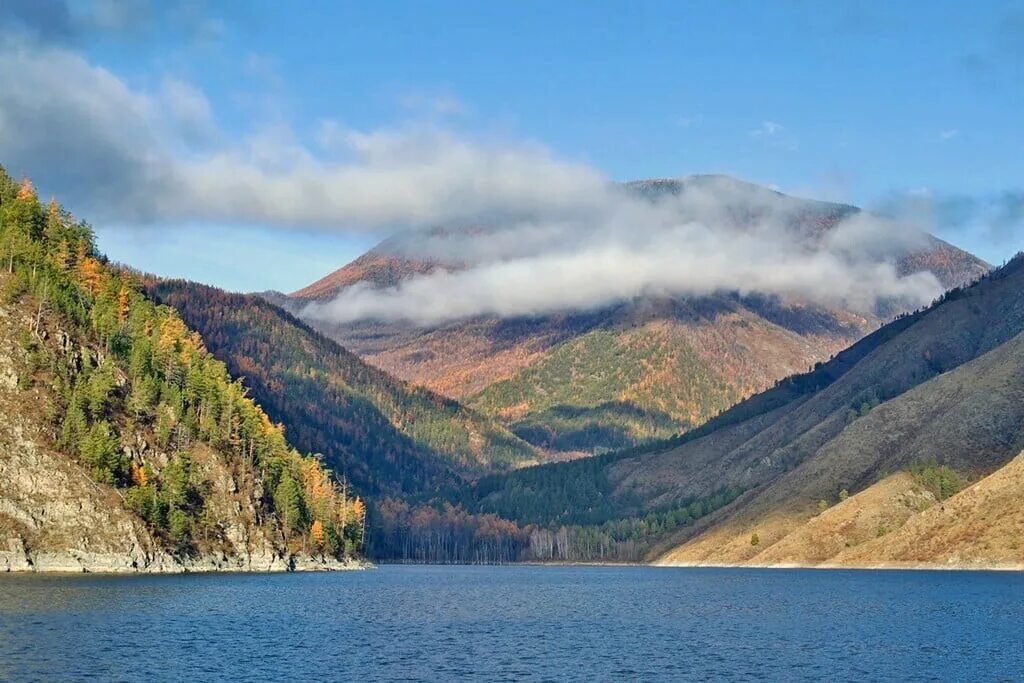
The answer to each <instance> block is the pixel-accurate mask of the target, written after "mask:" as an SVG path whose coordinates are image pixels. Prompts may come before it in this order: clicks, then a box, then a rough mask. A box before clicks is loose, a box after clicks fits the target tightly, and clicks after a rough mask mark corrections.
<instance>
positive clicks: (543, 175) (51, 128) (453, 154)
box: [0, 43, 939, 324]
mask: <svg viewBox="0 0 1024 683" xmlns="http://www.w3.org/2000/svg"><path fill="white" fill-rule="evenodd" d="M216 120H217V117H216V112H215V111H213V108H212V106H211V104H210V102H209V101H208V99H207V98H206V97H205V95H204V94H203V93H202V92H201V91H200V90H199V89H197V88H195V87H194V86H192V85H191V84H189V83H186V82H182V81H178V80H173V79H167V80H165V81H164V82H163V83H162V84H161V85H160V87H159V88H157V89H156V90H154V91H143V90H138V89H133V88H131V87H129V86H128V85H127V84H126V83H125V82H124V81H123V80H121V79H120V78H118V77H117V76H116V75H115V74H113V73H111V72H110V71H108V70H106V69H103V68H101V67H98V66H95V65H93V64H90V63H89V62H88V61H86V60H85V59H83V58H82V57H81V56H80V55H78V54H76V53H74V52H71V51H69V50H66V49H63V48H58V47H52V46H51V47H39V46H33V47H30V46H28V45H27V44H25V43H13V44H8V45H6V46H4V47H0V160H3V163H5V164H7V165H8V166H9V167H11V168H13V169H16V172H20V171H22V170H24V171H28V172H29V173H30V174H31V175H33V176H35V177H36V179H37V181H38V184H39V185H40V186H41V187H43V188H44V189H45V191H47V192H51V191H52V192H55V193H57V194H58V196H60V197H61V198H62V200H64V201H66V202H67V203H68V204H70V206H71V207H72V208H73V209H74V210H76V212H78V213H80V214H82V215H87V216H89V217H90V219H93V220H98V221H101V222H106V223H113V224H118V225H125V224H142V223H148V224H157V225H165V226H166V225H174V224H182V223H196V224H204V223H205V224H228V225H247V224H257V225H262V226H273V227H279V228H296V227H299V228H310V227H312V228H319V229H324V230H334V231H358V230H367V229H370V230H381V229H387V230H392V231H396V232H404V233H405V234H406V235H407V238H406V242H405V243H406V244H407V245H413V246H414V248H415V249H417V250H418V253H419V254H422V255H430V254H431V250H435V249H440V250H442V251H443V253H442V254H440V256H443V258H444V259H445V260H447V261H457V262H460V263H464V264H466V265H467V266H468V267H466V268H465V269H463V270H460V271H458V272H445V271H439V272H437V273H435V274H433V275H430V276H425V277H422V278H416V279H413V280H410V281H408V282H406V283H403V284H401V285H400V286H399V287H396V288H393V289H386V290H370V289H366V288H359V289H351V290H348V291H346V292H344V293H343V294H342V296H341V297H340V298H339V299H338V300H337V301H335V302H332V303H330V304H328V305H326V306H321V307H318V308H316V309H315V310H314V311H312V312H313V313H314V314H316V315H320V316H324V317H330V318H333V319H336V320H352V319H355V318H358V317H367V316H375V317H383V318H388V319H393V318H407V319H412V320H415V321H417V322H420V323H424V324H429V323H433V322H438V321H441V320H446V319H451V318H453V317H464V316H471V315H478V314H498V315H525V314H533V313H545V312H551V311H555V310H565V309H571V308H593V307H598V306H603V305H607V304H609V303H613V302H616V301H622V300H627V299H630V298H632V297H637V296H643V295H645V294H672V295H677V294H702V293H707V292H711V291H719V290H730V291H733V290H735V291H741V292H752V291H762V292H766V293H777V294H784V295H795V296H801V297H806V298H809V299H812V300H814V301H822V302H844V303H846V304H847V305H850V306H854V307H863V308H867V307H870V306H871V305H873V303H874V301H875V300H876V299H877V298H879V297H886V298H893V297H894V298H897V299H900V300H904V301H907V302H908V303H909V304H910V305H913V304H917V303H921V302H923V301H925V300H926V299H927V298H929V297H930V296H933V295H934V294H935V293H937V291H938V290H939V287H938V283H937V282H936V281H935V279H934V278H933V277H931V276H930V275H915V276H912V277H907V278H901V277H898V276H897V275H896V273H895V271H894V269H893V268H892V266H891V265H889V264H890V263H891V261H892V254H893V253H896V252H898V251H899V250H900V249H905V248H906V245H905V244H904V243H903V232H902V231H900V230H898V229H896V228H894V227H893V226H892V225H887V226H884V227H878V226H876V225H875V224H872V223H871V222H870V221H866V222H864V223H863V224H861V223H855V222H850V223H849V224H848V225H847V224H844V226H842V229H840V230H837V231H836V232H835V234H834V236H830V237H829V238H828V239H825V240H816V239H815V238H813V235H808V234H806V233H805V232H801V231H800V230H798V229H795V228H794V225H795V224H794V221H793V220H791V219H792V218H793V216H792V212H793V210H794V207H793V206H791V205H790V204H789V203H787V201H785V200H780V199H779V195H777V194H775V193H772V192H771V191H769V190H767V189H764V188H753V189H751V186H746V185H743V184H740V183H736V182H735V181H729V180H728V179H717V180H716V179H712V180H706V179H705V180H703V181H700V182H694V183H691V184H690V186H689V187H688V189H687V191H686V192H685V193H683V194H682V195H680V196H678V197H677V196H675V195H669V196H666V197H663V198H661V199H657V200H655V201H651V199H650V198H649V197H648V198H644V197H642V196H640V195H639V194H638V191H639V190H642V188H636V187H635V188H633V189H632V190H630V191H626V190H624V189H623V188H622V187H620V186H616V185H613V184H612V183H610V182H609V181H608V179H607V178H606V176H605V175H604V174H603V173H601V172H600V171H599V170H597V169H595V168H593V167H591V166H589V165H586V164H583V163H577V162H572V161H566V160H563V159H559V158H558V157H557V156H555V155H554V154H552V153H551V152H550V151H549V150H547V149H546V148H544V147H543V146H541V145H538V144H536V143H531V142H529V141H520V140H509V139H507V138H500V137H481V136H472V135H467V134H464V133H459V132H457V131H455V130H453V129H451V128H446V127H440V126H438V125H437V124H409V125H405V126H399V127H395V128H390V129H377V130H357V129H353V128H351V127H348V126H346V125H344V124H343V123H341V122H339V121H325V122H322V123H321V125H320V126H319V128H318V129H317V131H316V135H315V136H314V137H315V141H316V143H315V145H310V144H308V143H307V142H305V140H304V139H303V137H302V136H301V135H299V134H298V133H297V132H296V131H294V130H293V129H291V128H290V127H288V126H287V125H284V124H280V123H279V124H276V125H269V126H263V127H256V128H254V129H253V130H251V131H250V132H249V133H247V134H245V135H243V136H242V137H238V138H233V139H232V138H229V137H228V136H227V135H226V134H224V132H223V131H220V130H219V129H218V128H217V124H216ZM760 130H761V131H763V134H764V135H766V136H768V137H778V136H780V134H781V132H782V131H783V128H782V126H780V125H779V124H776V123H773V122H771V121H765V122H764V123H763V124H762V127H761V129H760ZM784 139H785V136H784V135H782V136H781V140H783V141H784ZM865 220H866V219H865ZM435 226H445V227H447V228H449V229H450V230H449V233H448V234H449V235H450V238H448V239H446V240H443V241H437V240H433V239H432V238H431V237H430V233H429V232H426V229H428V228H432V227H435ZM469 226H475V227H476V228H477V229H475V230H469V231H466V230H460V228H465V227H469ZM418 231H419V232H418ZM915 234H916V233H915ZM410 236H411V237H410Z"/></svg>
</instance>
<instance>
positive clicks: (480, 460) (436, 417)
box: [147, 279, 537, 495]
mask: <svg viewBox="0 0 1024 683" xmlns="http://www.w3.org/2000/svg"><path fill="white" fill-rule="evenodd" d="M147 288H148V290H149V291H150V292H151V293H152V294H153V296H154V297H155V298H157V299H158V300H160V301H162V302H164V303H166V304H169V305H171V306H173V307H175V308H176V309H177V310H178V311H179V312H180V314H181V316H182V318H183V319H184V320H185V321H186V323H188V324H189V325H190V326H192V327H194V328H195V329H197V330H199V332H200V333H201V334H202V335H203V339H204V340H205V342H206V344H207V347H208V348H209V349H210V352H211V353H212V354H213V355H214V356H216V357H218V358H220V359H221V360H223V361H224V362H225V363H226V364H227V367H228V369H229V371H230V372H231V373H232V374H234V375H236V376H240V377H244V378H245V382H246V385H247V386H248V387H249V388H250V389H251V391H252V392H253V395H254V396H255V397H256V398H257V400H259V402H260V404H261V405H262V406H263V407H264V409H265V410H267V411H268V413H269V414H270V415H271V417H272V418H273V419H275V420H277V421H280V422H281V423H283V424H284V426H285V429H286V433H287V434H288V436H289V438H290V439H291V440H292V442H293V443H295V444H296V445H298V446H299V447H300V448H302V449H304V450H308V451H313V452H319V453H322V454H323V456H324V461H325V463H326V464H327V465H328V466H329V467H331V468H332V469H333V470H334V471H336V472H338V473H340V474H344V476H345V477H346V478H347V479H348V480H349V481H350V482H351V483H352V484H353V486H355V487H356V489H357V490H359V491H360V492H365V493H366V494H368V495H371V494H389V495H395V494H402V493H416V492H423V491H435V490H437V489H439V488H443V487H445V486H452V485H454V484H456V483H457V482H459V481H461V477H462V476H470V477H473V476H478V475H479V474H481V473H485V472H493V471H500V470H503V469H508V468H513V467H518V466H522V465H524V464H533V463H536V461H537V454H536V452H535V451H534V449H533V448H532V447H531V446H529V445H528V444H526V443H524V442H523V441H521V440H520V439H518V438H516V437H515V436H513V435H512V434H510V433H509V432H508V431H506V430H505V429H504V428H503V427H501V426H500V425H498V424H496V423H494V422H493V421H491V420H489V419H487V418H484V417H483V416H481V415H479V414H477V413H475V412H473V411H471V410H468V409H466V408H464V407H463V406H461V405H459V404H458V403H457V402H456V401H454V400H452V399H447V398H444V397H442V396H439V395H437V394H435V393H433V392H431V391H429V390H426V389H423V388H418V387H412V386H409V385H407V384H405V383H404V382H401V381H398V380H395V379H393V378H392V377H390V376H388V375H387V374H386V373H385V372H383V371H381V370H379V369H377V368H375V367H372V366H370V365H367V364H366V363H365V362H363V361H362V360H360V359H359V358H358V357H357V356H355V355H354V354H351V353H349V352H348V351H346V350H345V349H343V348H341V347H340V346H338V344H336V343H335V342H333V341H331V340H330V339H327V338H326V337H324V336H322V335H320V334H319V333H317V332H315V331H313V330H312V329H310V328H309V327H308V326H307V325H306V324H304V323H302V322H301V321H299V320H298V319H296V318H294V317H293V316H291V315H290V314H288V313H287V312H285V311H284V310H282V309H280V308H278V307H277V306H274V305H272V304H271V303H268V302H267V301H265V300H263V299H261V298H260V297H258V296H255V295H243V294H229V293H226V292H224V291H222V290H219V289H215V288H213V287H207V286H205V285H200V284H196V283H192V282H185V281H180V280H175V281H168V280H155V279H151V280H149V281H148V282H147Z"/></svg>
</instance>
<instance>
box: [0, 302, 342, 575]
mask: <svg viewBox="0 0 1024 683" xmlns="http://www.w3.org/2000/svg"><path fill="white" fill-rule="evenodd" d="M34 318H35V311H33V310H32V309H31V307H29V306H28V305H27V302H22V303H21V304H0V571H56V572H83V571H88V572H154V573H157V572H186V571H189V572H197V571H286V570H291V569H340V568H345V567H349V566H357V565H356V564H355V563H345V562H339V561H337V560H334V559H333V558H313V557H311V556H310V555H306V554H302V553H295V554H292V553H288V552H287V551H286V550H285V549H284V548H282V547H281V544H280V542H279V541H278V540H277V539H274V538H273V536H274V534H273V529H272V528H271V527H268V526H267V525H266V524H261V521H262V520H261V519H260V515H259V513H258V511H257V506H256V505H255V501H254V496H253V494H254V490H252V489H248V490H247V488H246V487H245V486H239V484H238V483H237V482H236V479H235V476H234V474H233V473H232V472H231V470H230V469H229V467H227V466H226V464H225V462H224V461H223V460H222V459H221V458H219V457H218V455H217V453H215V452H214V451H212V450H211V449H209V448H208V447H203V446H197V447H193V448H192V449H191V451H190V455H191V458H192V463H193V473H192V476H193V477H194V478H195V479H197V480H202V481H204V482H206V483H207V485H208V488H206V490H205V494H206V495H205V500H206V508H207V510H208V514H209V515H210V516H211V517H213V518H214V520H213V523H212V525H211V526H215V527H217V528H218V529H219V530H220V532H221V533H220V534H218V538H217V539H215V540H214V539H210V538H206V539H196V544H195V548H194V549H193V550H192V551H191V552H188V553H180V552H175V550H174V549H173V548H170V547H168V544H167V542H166V541H165V540H164V539H161V538H159V537H157V536H156V535H155V534H154V533H153V532H152V531H151V530H150V528H149V527H148V526H147V524H146V523H145V522H144V521H143V520H142V519H140V518H139V517H138V516H137V515H136V514H134V513H133V512H132V511H131V510H129V509H128V507H127V505H126V502H125V499H124V496H123V494H122V493H121V492H120V491H119V490H118V489H116V488H115V487H113V486H109V485H106V484H102V483H98V482H96V481H94V480H93V479H92V478H91V477H90V476H89V474H88V473H87V471H86V470H85V469H84V468H83V467H82V466H81V465H80V464H79V463H77V462H76V461H75V460H74V459H73V458H71V457H69V456H67V455H65V454H62V453H60V452H58V451H57V450H56V449H55V448H54V446H53V443H54V439H53V437H54V432H55V429H56V427H55V424H57V425H59V422H60V417H61V416H59V415H58V416H56V417H57V420H56V422H55V421H54V420H53V419H52V418H53V417H54V415H53V413H54V411H55V410H56V403H55V401H54V400H53V396H52V395H51V392H50V391H49V389H48V388H47V387H46V386H45V384H44V383H42V382H36V383H31V384H30V383H29V382H28V381H27V378H28V376H29V373H30V370H31V368H30V360H29V354H28V352H27V351H25V349H24V348H23V344H22V340H23V339H24V334H25V332H26V331H27V330H29V329H30V327H31V326H33V325H34V324H35V320H34ZM40 329H41V336H43V337H44V338H45V339H44V343H50V344H51V345H54V346H55V347H56V346H61V345H63V346H64V349H65V350H64V352H65V353H67V354H70V355H73V356H75V357H79V358H80V357H83V356H84V357H86V358H88V357H89V356H90V355H94V354H95V353H96V351H95V350H94V349H91V348H89V347H88V346H87V345H78V344H76V343H74V342H72V341H71V340H70V339H69V337H68V336H67V334H66V333H65V332H64V331H63V330H61V329H59V328H55V327H50V326H48V325H46V324H43V325H41V327H40ZM58 340H60V341H59V342H58ZM123 448H124V449H125V451H126V452H130V454H131V456H132V457H133V458H138V459H141V460H146V461H150V462H152V463H153V464H154V465H156V466H158V467H159V466H161V465H164V464H166V462H167V460H168V458H169V454H168V453H165V452H161V450H160V449H158V448H156V447H155V446H153V445H151V444H150V442H149V440H148V438H147V437H146V436H145V435H144V434H143V433H142V432H141V431H140V432H138V433H137V436H136V440H135V443H134V444H132V445H129V446H124V447H123Z"/></svg>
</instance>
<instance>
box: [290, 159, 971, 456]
mask: <svg viewBox="0 0 1024 683" xmlns="http://www.w3.org/2000/svg"><path fill="white" fill-rule="evenodd" d="M625 187H626V188H627V190H628V191H630V192H633V193H636V194H638V195H640V196H643V197H650V198H658V197H664V196H670V195H686V194H687V193H690V192H700V193H701V196H702V197H703V198H706V199H707V200H708V201H713V202H716V203H717V204H719V205H721V206H722V207H724V208H723V210H722V211H721V212H720V213H721V215H720V216H719V218H718V219H719V220H721V221H723V222H724V223H725V224H728V225H730V226H737V225H738V226H744V225H755V224H757V222H758V221H760V220H763V219H766V217H768V216H785V217H786V220H787V221H788V222H787V225H786V229H787V230H788V231H790V232H792V233H794V234H797V235H799V236H800V239H801V240H803V241H804V242H805V243H806V244H807V245H809V246H810V245H813V244H814V243H815V242H816V241H817V240H821V239H822V238H823V236H824V235H826V234H827V233H828V232H829V231H830V230H832V229H833V228H834V227H835V226H836V225H837V224H838V223H839V222H840V221H841V220H843V219H845V218H848V217H850V216H853V215H855V214H857V213H858V212H859V209H857V208H856V207H852V206H847V205H842V204H832V203H828V202H819V201H813V200H805V199H799V198H795V197H790V196H787V195H784V194H781V193H778V192H775V191H773V190H769V189H767V188H763V187H759V186H756V185H751V184H748V183H743V182H741V181H738V180H734V179H732V178H727V177H723V176H693V177H689V178H684V179H673V180H649V181H639V182H634V183H627V184H626V185H625ZM451 234H452V233H451V232H449V231H435V232H434V233H431V234H429V235H427V236H426V237H424V236H422V235H417V236H415V237H402V236H399V237H395V238H392V239H390V240H387V241H385V242H384V243H382V244H381V245H379V246H378V247H377V248H375V249H373V250H371V251H370V252H368V253H367V254H364V255H363V256H361V257H359V258H358V259H356V260H355V261H353V262H352V263H350V264H349V265H347V266H345V267H343V268H341V269H340V270H338V271H336V272H334V273H332V274H330V275H328V276H327V277H325V278H323V279H321V280H319V281H317V282H316V283H313V284H311V285H309V286H308V287H305V288H303V289H301V290H299V291H297V292H295V293H293V294H292V295H291V297H283V296H280V295H278V296H275V297H274V299H273V300H274V301H275V302H276V303H279V304H280V305H283V306H285V307H287V308H288V309H289V310H291V311H292V312H294V313H296V314H297V315H299V316H300V317H303V318H304V319H305V320H306V321H307V322H308V323H309V324H310V325H312V326H314V327H315V328H316V329H318V330H320V331H321V332H323V333H324V334H325V335H327V336H329V337H331V338H333V339H335V340H337V341H338V342H339V343H340V344H342V345H343V346H344V347H346V348H348V349H350V350H352V351H353V352H355V353H357V354H358V355H359V356H360V357H362V358H363V359H364V360H366V361H368V362H369V363H371V364H373V365H375V366H377V367H380V368H382V369H384V370H386V371H387V372H389V373H391V374H393V375H395V376H396V377H399V378H401V379H404V380H406V381H408V382H410V383H412V384H416V385H420V386H424V387H427V388H429V389H431V390H433V391H436V392H438V393H440V394H442V395H445V396H448V397H452V398H456V399H458V400H460V401H461V402H463V403H464V404H466V405H467V406H469V407H471V408H474V409H476V410H478V411H480V412H482V413H484V414H485V415H489V416H492V417H494V418H497V419H499V420H501V421H502V422H503V423H504V424H505V425H507V427H508V428H509V429H510V430H511V431H512V432H513V433H515V434H516V435H518V436H519V437H521V438H522V439H524V440H526V441H528V442H530V443H532V444H534V445H536V446H538V447H540V448H543V449H549V450H554V451H561V452H563V453H566V454H572V453H577V454H581V453H595V452H602V451H607V450H611V449H617V448H623V447H628V446H631V445H636V444H639V443H643V442H646V441H650V440H652V439H658V438H665V437H668V436H670V435H672V434H675V433H678V432H682V431H687V430H689V429H692V428H694V427H695V426H698V425H700V424H703V423H704V422H706V421H707V420H708V419H710V418H711V417H713V416H715V415H717V414H718V413H720V412H721V411H723V410H725V409H726V408H728V407H730V406H732V405H734V404H735V403H736V402H737V401H739V400H741V399H743V398H745V397H747V396H750V395H753V394H755V393H757V392H758V391H762V390H765V389H767V388H769V387H771V386H772V384H773V383H774V382H775V381H777V380H778V379H780V378H782V377H786V376H789V375H792V374H794V373H798V372H802V371H804V370H806V369H807V368H809V367H811V366H812V365H814V364H815V363H818V362H821V361H824V360H826V359H828V358H829V357H830V356H831V355H833V354H834V353H836V352H838V351H839V350H841V349H843V348H845V347H846V346H849V345H850V344H851V343H853V342H854V341H856V340H857V339H859V338H861V337H862V336H863V335H864V334H866V333H868V332H870V331H871V330H873V329H876V328H877V327H878V326H879V325H880V324H881V323H882V322H883V321H884V320H885V319H886V318H888V317H891V315H893V314H895V313H898V312H899V310H898V309H896V308H893V307H892V306H885V305H883V306H881V307H880V308H879V309H878V310H877V311H876V312H874V313H868V314H865V313H863V312H861V313H857V312H853V311H850V310H843V309H841V308H837V307H834V306H833V307H826V306H821V305H817V304H814V303H811V302H809V301H802V300H797V299H781V298H779V297H775V296H760V295H750V296H740V295H738V294H735V293H729V292H723V293H718V294H714V295H710V296H703V297H665V296H645V297H642V298H640V299H637V300H634V301H628V302H623V303H619V304H616V305H611V306H608V307H606V308H603V309H600V310H596V311H587V312H567V313H561V314H550V315H543V316H533V317H517V318H496V317H486V316H479V317H474V318H470V319H466V320H459V321H455V322H449V323H443V324H440V325H436V326H428V327H421V326H416V325H413V324H411V323H406V322H382V321H376V320H361V321H356V322H351V323H346V324H340V325H339V324H334V323H331V322H325V321H323V320H318V319H314V318H313V317H310V316H308V315H307V314H306V311H305V306H306V304H307V303H308V302H310V301H317V300H325V299H330V298H331V297H333V296H335V295H337V294H338V293H339V292H340V291H343V290H344V289H346V288H348V287H351V286H354V285H357V284H358V285H360V286H365V287H388V286H393V285H395V284H396V283H399V282H402V281H404V280H407V279H409V278H410V277H413V276H415V275H418V274H425V273H431V272H434V271H435V270H436V269H438V268H443V269H446V270H453V269H455V270H457V269H459V268H462V267H464V264H461V263H458V262H456V261H444V260H442V259H440V258H438V257H437V256H436V254H439V253H443V252H444V251H445V243H444V240H445V239H448V238H449V237H450V236H451ZM924 239H925V241H924V244H923V246H922V247H921V248H919V249H916V250H913V251H911V252H910V253H905V254H903V256H901V257H900V258H899V259H898V260H897V263H896V265H897V269H898V271H899V272H900V273H902V274H909V273H914V272H918V271H930V272H932V273H934V274H935V275H936V277H937V278H938V280H939V281H940V282H941V283H942V284H943V285H944V286H945V287H947V288H948V287H953V286H957V285H959V284H962V283H964V282H967V281H970V280H972V279H974V278H977V277H978V276H980V275H981V274H982V273H984V272H986V271H987V269H988V265H987V264H985V263H984V262H982V261H980V260H979V259H977V258H975V257H973V256H971V255H970V254H967V253H966V252H963V251H961V250H959V249H957V248H956V247H953V246H952V245H949V244H947V243H945V242H942V241H941V240H938V239H936V238H934V237H930V236H928V237H925V238H924ZM423 240H427V241H428V242H430V243H431V245H432V248H430V249H424V248H423ZM422 254H430V256H429V257H424V256H422Z"/></svg>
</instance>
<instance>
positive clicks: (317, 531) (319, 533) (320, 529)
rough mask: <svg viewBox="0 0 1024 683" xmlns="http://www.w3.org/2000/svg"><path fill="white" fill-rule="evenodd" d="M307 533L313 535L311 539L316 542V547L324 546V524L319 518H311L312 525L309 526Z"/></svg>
mask: <svg viewBox="0 0 1024 683" xmlns="http://www.w3.org/2000/svg"><path fill="white" fill-rule="evenodd" d="M309 535H310V536H312V537H313V541H314V542H315V543H316V547H317V548H323V547H324V524H323V522H321V521H320V520H319V519H315V520H313V525H312V526H311V527H310V528H309Z"/></svg>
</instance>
